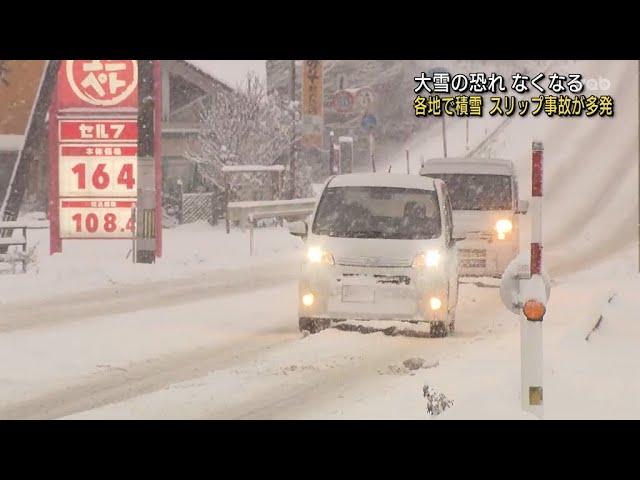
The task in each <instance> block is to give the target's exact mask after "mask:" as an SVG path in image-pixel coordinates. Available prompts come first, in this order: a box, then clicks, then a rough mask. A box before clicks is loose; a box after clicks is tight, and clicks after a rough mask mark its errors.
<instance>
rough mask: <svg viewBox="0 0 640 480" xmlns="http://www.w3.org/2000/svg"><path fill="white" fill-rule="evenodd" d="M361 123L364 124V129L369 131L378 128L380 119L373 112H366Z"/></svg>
mask: <svg viewBox="0 0 640 480" xmlns="http://www.w3.org/2000/svg"><path fill="white" fill-rule="evenodd" d="M360 125H361V126H362V128H363V129H365V130H367V131H371V130H373V129H374V128H376V126H377V125H378V119H377V118H376V116H375V115H374V114H372V113H365V114H364V116H363V117H362V121H361V122H360Z"/></svg>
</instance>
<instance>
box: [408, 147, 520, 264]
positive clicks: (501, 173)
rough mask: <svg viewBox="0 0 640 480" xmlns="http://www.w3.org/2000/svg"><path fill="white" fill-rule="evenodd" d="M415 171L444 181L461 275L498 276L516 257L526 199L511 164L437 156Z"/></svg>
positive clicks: (483, 159)
mask: <svg viewBox="0 0 640 480" xmlns="http://www.w3.org/2000/svg"><path fill="white" fill-rule="evenodd" d="M420 175H424V176H427V177H431V178H439V179H441V180H444V182H445V184H446V187H445V188H446V190H447V192H448V194H449V197H450V199H451V206H452V208H453V226H454V235H460V236H465V237H466V239H465V240H464V241H462V242H460V244H459V245H458V247H459V250H458V255H459V257H460V275H461V276H470V277H474V276H476V277H477V276H489V277H500V276H502V273H503V272H504V270H505V269H506V268H507V265H509V262H511V260H512V259H513V258H514V257H516V255H518V252H519V248H520V229H519V222H518V214H525V213H526V212H527V208H528V202H526V201H520V200H518V179H517V175H516V171H515V169H514V167H513V162H511V161H510V160H504V159H494V158H491V159H486V158H436V159H431V160H428V161H426V162H425V163H424V165H423V166H422V168H421V170H420Z"/></svg>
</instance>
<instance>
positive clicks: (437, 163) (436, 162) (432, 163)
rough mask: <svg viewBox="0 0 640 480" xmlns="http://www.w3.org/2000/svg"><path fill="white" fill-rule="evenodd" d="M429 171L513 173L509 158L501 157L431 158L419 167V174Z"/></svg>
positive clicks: (488, 173)
mask: <svg viewBox="0 0 640 480" xmlns="http://www.w3.org/2000/svg"><path fill="white" fill-rule="evenodd" d="M430 173H475V174H487V175H513V174H514V168H513V162H512V161H511V160H507V159H503V158H479V157H471V158H469V157H458V158H451V157H449V158H431V159H429V160H427V161H426V162H425V163H424V166H423V167H422V168H421V169H420V175H428V174H430Z"/></svg>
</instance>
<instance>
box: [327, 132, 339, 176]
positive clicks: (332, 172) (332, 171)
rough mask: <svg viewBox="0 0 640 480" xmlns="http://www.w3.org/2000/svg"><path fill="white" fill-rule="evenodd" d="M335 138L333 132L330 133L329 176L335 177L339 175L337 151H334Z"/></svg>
mask: <svg viewBox="0 0 640 480" xmlns="http://www.w3.org/2000/svg"><path fill="white" fill-rule="evenodd" d="M333 138H334V133H333V130H332V131H330V132H329V175H335V174H336V173H338V172H337V169H336V155H335V150H334V149H333Z"/></svg>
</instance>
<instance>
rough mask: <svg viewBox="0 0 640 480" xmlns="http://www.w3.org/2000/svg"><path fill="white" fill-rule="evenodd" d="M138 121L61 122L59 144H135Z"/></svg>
mask: <svg viewBox="0 0 640 480" xmlns="http://www.w3.org/2000/svg"><path fill="white" fill-rule="evenodd" d="M137 139H138V121H137V120H136V119H132V118H119V119H117V118H105V119H104V120H96V119H91V118H87V119H70V120H61V121H60V128H59V129H58V140H59V141H60V142H136V141H137Z"/></svg>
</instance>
